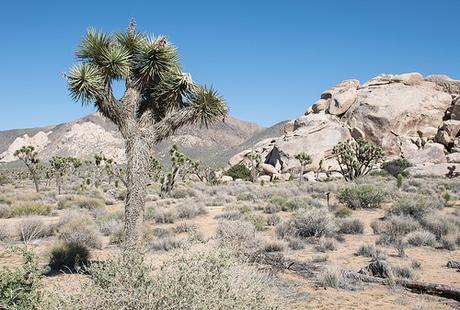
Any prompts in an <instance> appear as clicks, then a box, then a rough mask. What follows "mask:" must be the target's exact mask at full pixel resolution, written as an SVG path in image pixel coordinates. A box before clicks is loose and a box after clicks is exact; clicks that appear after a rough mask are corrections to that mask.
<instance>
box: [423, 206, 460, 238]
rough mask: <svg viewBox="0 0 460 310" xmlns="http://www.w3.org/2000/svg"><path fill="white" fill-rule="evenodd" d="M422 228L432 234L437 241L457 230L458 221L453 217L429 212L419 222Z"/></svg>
mask: <svg viewBox="0 0 460 310" xmlns="http://www.w3.org/2000/svg"><path fill="white" fill-rule="evenodd" d="M420 223H421V224H422V226H423V228H425V229H426V230H428V231H430V232H432V233H433V234H434V235H435V236H436V239H437V240H440V239H441V238H442V237H444V236H446V235H448V234H450V233H455V232H456V231H457V230H458V227H459V226H458V225H459V223H458V221H456V220H455V218H454V217H453V216H449V215H446V214H442V213H441V212H431V213H428V214H426V215H425V216H424V217H423V218H422V219H421V220H420Z"/></svg>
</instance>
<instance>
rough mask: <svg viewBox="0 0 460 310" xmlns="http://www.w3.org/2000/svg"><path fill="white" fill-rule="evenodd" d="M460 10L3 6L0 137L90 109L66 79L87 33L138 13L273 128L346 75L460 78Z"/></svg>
mask: <svg viewBox="0 0 460 310" xmlns="http://www.w3.org/2000/svg"><path fill="white" fill-rule="evenodd" d="M459 10H460V1H457V0H451V1H449V0H436V1H435V0H431V1H428V0H425V1H424V0H418V1H416V0H406V1H402V0H387V1H364V0H363V1H358V0H355V1H354V0H348V1H339V0H336V1H332V0H329V1H327V0H322V1H306V0H304V1H249V0H247V1H215V0H214V1H199V0H195V1H190V0H188V1H179V0H176V1H95V0H93V1H86V0H80V1H45V0H43V1H35V0H30V1H24V0H22V1H21V0H15V1H4V3H2V8H1V11H0V37H1V38H2V42H3V43H2V48H0V67H1V69H2V73H3V74H2V75H1V77H0V94H1V95H0V105H1V109H0V130H3V129H11V128H24V127H36V126H43V125H48V124H57V123H61V122H65V121H69V120H72V119H75V118H78V117H80V116H83V115H86V114H88V113H91V112H92V111H93V109H92V108H89V107H82V106H81V104H79V103H75V102H73V101H72V100H71V99H70V98H69V96H68V93H67V90H66V84H65V81H64V79H63V78H62V74H63V73H64V72H65V71H67V70H68V68H69V67H70V66H71V65H72V63H73V62H74V61H75V58H74V56H73V52H74V50H75V48H76V47H77V45H78V43H79V41H80V39H81V37H82V35H83V34H84V32H85V30H86V28H87V27H89V26H94V27H96V28H98V29H101V30H104V31H107V32H111V31H116V30H122V29H124V28H125V27H126V25H127V23H128V21H129V19H130V18H131V16H134V17H135V18H136V19H137V23H138V29H139V30H144V31H146V32H151V33H154V34H165V35H167V36H168V37H169V39H170V40H171V41H172V42H173V43H174V44H175V45H176V46H177V47H178V49H179V51H180V54H181V57H182V63H183V66H184V70H185V71H187V72H190V73H192V76H193V78H194V80H195V81H198V82H200V83H206V84H212V85H213V86H215V87H216V88H217V89H218V90H219V92H220V93H221V94H222V95H223V96H224V97H225V98H226V99H227V102H228V104H229V106H230V110H231V115H233V116H235V117H237V118H240V119H244V120H253V121H256V122H258V123H260V124H262V125H265V126H269V125H272V124H274V123H276V122H278V121H281V120H285V119H291V118H294V117H296V116H298V115H300V114H302V113H303V112H304V111H305V110H306V108H307V107H308V106H309V105H311V104H312V103H313V102H314V101H315V100H316V99H317V98H318V97H319V95H320V93H321V91H323V90H324V89H326V88H329V87H331V86H333V85H335V84H336V83H337V82H339V81H341V80H344V79H351V78H353V79H358V80H361V81H365V80H367V79H369V78H371V77H373V76H375V75H378V74H380V73H402V72H411V71H418V72H421V73H422V74H433V73H445V74H448V75H450V76H451V77H453V78H457V79H460V57H459V56H460V40H459V38H460V27H459V26H458V12H459Z"/></svg>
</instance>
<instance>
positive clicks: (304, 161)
mask: <svg viewBox="0 0 460 310" xmlns="http://www.w3.org/2000/svg"><path fill="white" fill-rule="evenodd" d="M294 158H295V159H297V160H298V161H300V164H301V165H302V166H305V165H310V164H311V163H312V162H313V160H312V158H311V156H310V155H309V154H307V153H303V152H302V153H299V154H296V155H295V156H294Z"/></svg>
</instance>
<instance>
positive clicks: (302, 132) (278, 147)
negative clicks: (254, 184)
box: [265, 113, 351, 172]
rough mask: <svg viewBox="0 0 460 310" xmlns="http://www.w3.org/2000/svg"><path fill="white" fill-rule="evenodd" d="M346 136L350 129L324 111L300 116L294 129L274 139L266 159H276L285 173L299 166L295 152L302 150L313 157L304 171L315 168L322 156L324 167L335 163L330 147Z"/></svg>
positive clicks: (346, 137)
mask: <svg viewBox="0 0 460 310" xmlns="http://www.w3.org/2000/svg"><path fill="white" fill-rule="evenodd" d="M348 139H351V134H350V130H349V129H348V128H347V127H346V125H345V124H343V123H342V122H340V120H339V118H337V117H336V116H333V115H329V114H324V113H319V114H309V115H307V116H301V117H300V118H299V119H297V120H296V130H295V131H294V132H292V133H290V134H287V135H285V136H283V137H280V138H278V139H277V140H276V142H275V143H274V148H273V149H272V152H270V154H269V155H268V156H267V157H266V159H265V162H271V163H273V162H275V161H278V162H280V163H281V166H282V171H283V172H287V171H290V170H292V169H297V168H298V167H299V161H298V160H297V159H295V155H297V154H299V153H302V152H304V153H307V154H309V155H311V156H312V159H313V164H312V165H310V166H309V167H308V168H307V169H306V170H305V171H308V170H315V167H316V169H317V168H318V167H319V165H318V164H319V161H320V160H321V159H324V160H325V161H326V162H325V167H328V166H334V165H336V163H335V160H332V158H333V154H332V149H333V147H334V146H335V145H336V144H337V143H339V142H342V141H345V140H348Z"/></svg>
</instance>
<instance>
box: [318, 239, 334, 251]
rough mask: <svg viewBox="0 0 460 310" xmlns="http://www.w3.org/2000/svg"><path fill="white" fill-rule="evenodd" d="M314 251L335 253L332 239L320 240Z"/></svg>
mask: <svg viewBox="0 0 460 310" xmlns="http://www.w3.org/2000/svg"><path fill="white" fill-rule="evenodd" d="M315 249H316V250H317V251H319V252H327V251H335V250H336V249H337V244H336V242H335V241H334V239H332V238H323V237H322V238H320V239H319V241H318V245H317V246H316V247H315Z"/></svg>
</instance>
